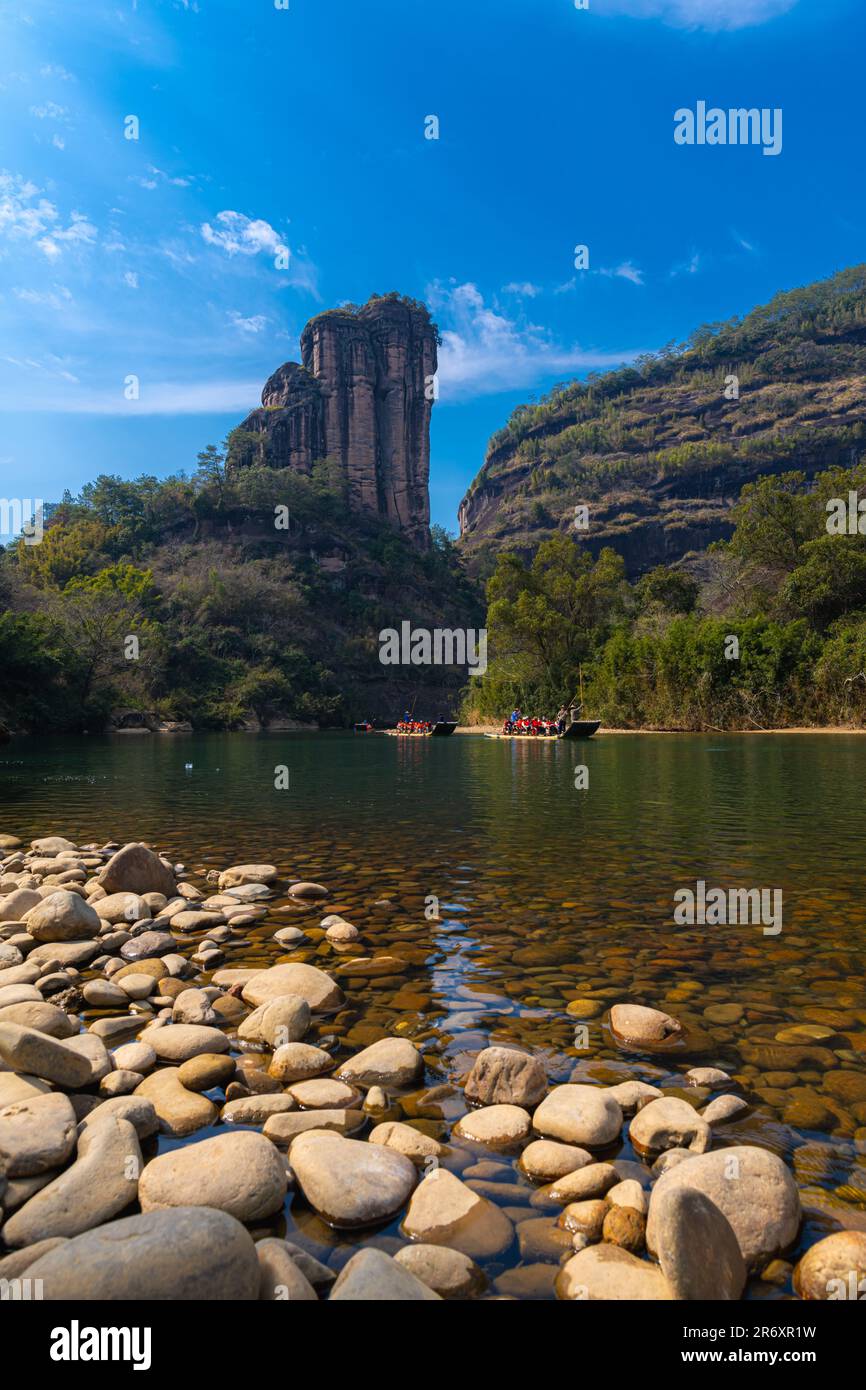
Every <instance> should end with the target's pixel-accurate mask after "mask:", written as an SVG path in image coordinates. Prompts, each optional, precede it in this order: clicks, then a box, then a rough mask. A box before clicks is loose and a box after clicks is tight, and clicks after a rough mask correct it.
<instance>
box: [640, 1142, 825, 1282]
mask: <svg viewBox="0 0 866 1390" xmlns="http://www.w3.org/2000/svg"><path fill="white" fill-rule="evenodd" d="M686 1187H687V1188H694V1189H696V1190H697V1191H699V1192H703V1193H704V1194H705V1196H707V1197H708V1198H709V1199H710V1201H711V1202H713V1203H714V1205H715V1206H717V1207H718V1208H719V1210H720V1211H721V1212H722V1214H723V1215H724V1216H725V1217H727V1220H728V1221H729V1223H730V1225H731V1226H732V1228H733V1231H734V1234H735V1235H736V1237H737V1241H738V1243H739V1246H740V1252H741V1254H742V1256H743V1259H744V1260H745V1262H746V1266H747V1268H748V1269H749V1270H754V1269H760V1268H761V1266H762V1265H764V1264H766V1262H767V1261H768V1260H770V1259H773V1258H774V1257H775V1256H777V1255H781V1254H784V1252H785V1251H786V1250H787V1249H788V1248H789V1246H791V1245H792V1244H793V1242H794V1241H795V1239H796V1237H797V1232H798V1230H799V1229H800V1219H801V1215H802V1213H801V1208H800V1196H799V1193H798V1191H797V1185H796V1183H795V1182H794V1179H793V1178H792V1176H791V1174H790V1173H789V1172H788V1169H787V1168H786V1167H785V1164H784V1163H783V1162H782V1160H781V1159H780V1158H777V1157H776V1155H775V1154H772V1153H769V1152H768V1151H767V1150H766V1149H759V1148H756V1147H752V1146H750V1145H745V1144H743V1145H736V1146H734V1147H731V1148H726V1149H719V1150H718V1151H717V1152H716V1153H705V1154H697V1155H695V1156H694V1157H693V1158H690V1159H689V1160H688V1161H687V1162H684V1163H679V1164H678V1165H677V1166H676V1168H673V1169H671V1170H670V1171H669V1172H666V1173H663V1174H662V1176H661V1177H660V1178H659V1180H658V1182H657V1183H656V1185H655V1187H654V1189H653V1194H652V1197H651V1198H650V1208H649V1220H648V1223H647V1247H648V1249H649V1250H650V1252H651V1253H653V1254H654V1253H657V1248H658V1247H657V1241H658V1239H659V1235H660V1225H659V1216H658V1213H659V1212H660V1211H663V1210H664V1206H663V1205H662V1204H661V1198H662V1196H663V1195H664V1194H665V1193H667V1192H669V1191H670V1190H671V1189H680V1188H686Z"/></svg>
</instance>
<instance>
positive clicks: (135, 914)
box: [97, 893, 151, 926]
mask: <svg viewBox="0 0 866 1390" xmlns="http://www.w3.org/2000/svg"><path fill="white" fill-rule="evenodd" d="M97 902H98V908H99V916H100V917H101V919H102V921H103V922H108V923H110V924H111V926H116V925H117V924H118V923H119V924H120V925H121V926H126V925H128V924H131V923H132V922H143V921H147V919H148V918H149V917H150V915H151V913H150V908H149V907H148V905H147V903H146V902H145V901H144V898H142V897H139V895H138V894H137V893H108V894H106V896H105V897H104V898H99V899H98V900H97Z"/></svg>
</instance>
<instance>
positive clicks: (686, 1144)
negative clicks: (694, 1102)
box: [628, 1096, 712, 1154]
mask: <svg viewBox="0 0 866 1390" xmlns="http://www.w3.org/2000/svg"><path fill="white" fill-rule="evenodd" d="M628 1134H629V1138H630V1140H631V1142H632V1144H633V1145H634V1147H635V1149H637V1151H638V1153H640V1154H658V1153H661V1152H662V1151H663V1150H664V1149H681V1148H688V1149H689V1150H690V1151H691V1152H692V1153H699V1154H700V1153H706V1151H707V1149H708V1148H709V1146H710V1143H711V1142H712V1131H711V1129H710V1126H709V1124H708V1123H707V1121H706V1120H705V1119H703V1118H702V1117H701V1116H700V1115H699V1114H698V1112H697V1111H696V1110H695V1109H694V1107H693V1106H691V1105H689V1103H688V1101H687V1100H678V1099H677V1097H676V1096H663V1097H662V1099H661V1100H651V1101H650V1103H649V1105H645V1106H644V1107H643V1108H642V1109H641V1110H639V1111H638V1112H637V1114H636V1115H635V1116H634V1118H633V1119H632V1121H631V1123H630V1124H629V1129H628Z"/></svg>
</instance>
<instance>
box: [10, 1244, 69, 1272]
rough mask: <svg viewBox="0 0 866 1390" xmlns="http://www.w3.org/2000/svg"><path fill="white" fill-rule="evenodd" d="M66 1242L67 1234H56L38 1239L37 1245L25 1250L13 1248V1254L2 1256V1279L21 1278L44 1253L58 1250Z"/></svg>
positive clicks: (27, 1247)
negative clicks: (46, 1238)
mask: <svg viewBox="0 0 866 1390" xmlns="http://www.w3.org/2000/svg"><path fill="white" fill-rule="evenodd" d="M65 1244H66V1236H54V1237H53V1238H52V1239H49V1240H37V1242H36V1244H35V1245H28V1246H26V1247H25V1249H23V1250H13V1251H12V1253H11V1254H9V1255H3V1256H2V1257H0V1280H2V1279H18V1278H20V1277H21V1275H22V1274H24V1273H25V1272H26V1271H27V1270H28V1269H29V1268H30V1266H31V1265H34V1264H35V1263H36V1261H37V1260H41V1258H42V1256H43V1255H47V1254H48V1253H49V1252H50V1251H51V1250H56V1249H57V1246H58V1245H65Z"/></svg>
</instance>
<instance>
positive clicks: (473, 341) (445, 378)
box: [426, 282, 637, 401]
mask: <svg viewBox="0 0 866 1390" xmlns="http://www.w3.org/2000/svg"><path fill="white" fill-rule="evenodd" d="M426 297H427V300H428V302H429V304H430V307H431V309H432V310H433V311H434V313H435V314H436V316H437V318H438V320H439V325H440V330H441V333H442V346H441V347H440V349H439V385H440V390H441V397H440V399H442V400H443V401H447V400H448V399H449V398H450V399H452V400H453V399H455V398H462V399H465V398H467V397H471V396H480V395H488V394H490V393H491V392H495V391H513V390H517V389H521V388H524V387H527V386H531V385H533V384H534V383H536V382H538V381H540V380H542V379H543V378H545V377H549V376H559V375H561V374H573V373H575V372H579V371H584V370H587V369H589V368H591V367H600V368H608V367H617V366H619V365H620V364H621V363H622V362H624V361H628V360H630V359H631V358H633V357H635V356H636V355H637V354H636V353H635V352H627V353H606V352H589V351H585V350H584V349H582V348H581V347H579V346H577V345H574V346H571V347H563V346H562V345H561V344H558V343H556V342H554V341H553V340H552V339H551V337H550V334H549V333H548V332H547V331H546V330H545V329H543V328H540V327H538V326H537V325H534V324H530V325H522V324H518V323H517V322H516V321H515V320H513V319H508V318H506V317H505V316H504V315H502V314H497V313H494V311H493V310H492V309H489V308H488V307H487V306H486V305H485V303H484V299H483V296H482V295H481V293H480V292H479V290H478V287H477V286H476V285H473V284H464V285H457V284H456V283H454V282H451V284H449V285H447V286H445V285H442V284H441V283H439V282H436V283H435V284H433V285H430V286H429V287H428V289H427V295H426Z"/></svg>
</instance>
